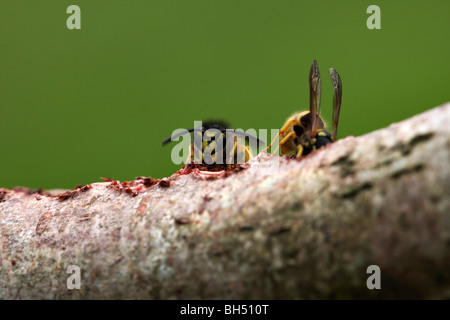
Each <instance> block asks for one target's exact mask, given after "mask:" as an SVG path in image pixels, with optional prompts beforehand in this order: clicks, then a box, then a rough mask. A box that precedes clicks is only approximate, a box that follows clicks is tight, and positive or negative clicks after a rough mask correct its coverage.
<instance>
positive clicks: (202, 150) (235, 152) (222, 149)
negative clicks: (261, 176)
mask: <svg viewBox="0 0 450 320" xmlns="http://www.w3.org/2000/svg"><path fill="white" fill-rule="evenodd" d="M191 132H193V133H194V143H192V144H191V146H190V150H189V155H188V158H187V160H186V163H190V162H192V161H194V160H197V159H201V161H202V164H208V165H211V164H213V165H216V164H221V165H227V164H237V163H244V162H247V161H248V160H250V159H251V158H253V153H252V151H251V149H250V147H249V146H248V145H246V144H245V140H247V139H248V141H250V139H253V140H252V143H255V142H256V143H259V144H260V143H264V142H263V141H261V140H260V139H259V138H258V137H256V136H254V135H252V134H249V133H246V132H241V131H234V130H231V129H230V125H229V124H228V123H227V122H225V121H223V120H209V121H204V122H203V125H202V126H201V127H199V128H192V129H187V130H183V131H181V132H179V133H175V134H173V135H172V136H171V137H169V138H167V139H166V140H164V141H163V142H162V145H163V146H165V145H166V144H168V143H169V142H171V141H173V140H174V139H176V138H178V137H180V136H182V135H185V134H188V133H191ZM237 138H244V141H242V140H243V139H237ZM264 144H265V143H264ZM253 145H254V144H253ZM195 152H197V154H195Z"/></svg>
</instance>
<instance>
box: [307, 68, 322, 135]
mask: <svg viewBox="0 0 450 320" xmlns="http://www.w3.org/2000/svg"><path fill="white" fill-rule="evenodd" d="M321 90H322V83H321V80H320V73H319V67H318V65H317V61H316V60H314V62H313V63H312V65H311V71H310V73H309V114H310V117H311V127H310V129H309V130H310V131H309V136H310V137H311V138H313V137H315V136H316V134H317V130H318V129H319V113H320V95H321Z"/></svg>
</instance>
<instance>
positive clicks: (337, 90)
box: [330, 68, 342, 141]
mask: <svg viewBox="0 0 450 320" xmlns="http://www.w3.org/2000/svg"><path fill="white" fill-rule="evenodd" d="M330 77H331V82H333V87H334V96H333V135H332V136H331V139H332V140H333V141H335V140H336V135H337V128H338V122H339V112H340V111H341V102H342V82H341V77H340V76H339V73H338V72H337V71H336V70H334V69H333V68H331V69H330Z"/></svg>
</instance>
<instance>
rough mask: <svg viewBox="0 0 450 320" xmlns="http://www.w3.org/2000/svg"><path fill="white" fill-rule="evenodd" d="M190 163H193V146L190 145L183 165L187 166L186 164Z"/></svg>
mask: <svg viewBox="0 0 450 320" xmlns="http://www.w3.org/2000/svg"><path fill="white" fill-rule="evenodd" d="M192 161H194V145H193V144H191V147H190V148H189V154H188V156H187V158H186V161H185V162H184V163H185V164H188V163H191V162H192Z"/></svg>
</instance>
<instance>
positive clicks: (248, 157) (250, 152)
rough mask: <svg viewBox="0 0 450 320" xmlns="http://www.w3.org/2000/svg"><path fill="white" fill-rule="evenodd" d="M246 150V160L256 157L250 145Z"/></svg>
mask: <svg viewBox="0 0 450 320" xmlns="http://www.w3.org/2000/svg"><path fill="white" fill-rule="evenodd" d="M244 152H245V162H247V161H248V160H250V159H251V158H253V157H254V155H253V153H252V150H250V147H249V146H246V147H245V148H244Z"/></svg>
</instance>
